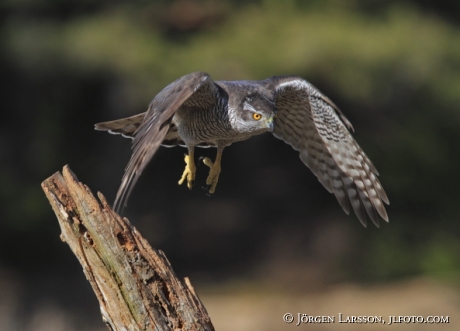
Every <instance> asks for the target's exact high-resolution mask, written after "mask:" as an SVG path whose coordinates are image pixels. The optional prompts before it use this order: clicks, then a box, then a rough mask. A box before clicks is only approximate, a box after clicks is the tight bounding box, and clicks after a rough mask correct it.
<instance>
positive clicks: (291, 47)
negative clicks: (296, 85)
mask: <svg viewBox="0 0 460 331" xmlns="http://www.w3.org/2000/svg"><path fill="white" fill-rule="evenodd" d="M459 17H460V3H459V2H458V1H453V0H452V1H447V0H446V1H436V2H434V1H422V0H420V1H416V0H413V1H396V0H393V1H372V2H370V1H364V0H355V1H351V0H350V1H348V0H347V1H339V0H327V1H294V0H291V1H275V0H272V1H270V0H267V1H236V0H234V1H230V0H227V1H198V0H178V1H133V2H123V1H94V0H85V1H58V0H40V1H32V0H23V1H13V0H7V1H3V2H2V4H1V5H0V18H1V20H0V22H1V23H0V82H1V85H0V86H1V90H0V91H1V116H2V118H1V121H0V205H1V210H0V215H1V216H0V329H2V330H3V329H4V330H38V329H40V328H39V327H38V326H37V325H42V324H40V323H41V322H40V321H42V320H44V321H47V320H48V321H50V320H53V321H55V322H53V323H54V324H47V323H45V324H44V325H46V327H45V329H46V330H90V329H91V328H96V327H98V328H99V327H101V328H104V326H103V325H102V323H101V322H99V319H100V316H99V313H98V307H97V303H96V300H95V299H94V298H93V297H92V293H91V289H90V287H89V286H88V284H86V281H85V279H84V276H83V274H82V272H81V267H80V266H79V264H78V262H77V261H76V259H75V258H74V257H73V256H72V254H71V252H70V250H69V249H68V247H67V246H66V245H65V244H63V243H62V242H61V241H60V239H59V233H60V232H59V227H58V223H57V221H56V218H55V216H54V214H53V213H52V210H51V208H50V205H49V203H48V202H47V200H46V198H45V196H44V194H43V192H42V191H41V187H40V183H41V182H42V181H43V180H45V179H46V178H47V177H49V176H50V175H52V174H53V173H54V172H56V171H60V170H61V169H62V167H63V166H64V165H65V164H69V165H70V167H71V169H72V170H73V171H74V172H75V173H76V175H77V176H78V178H79V179H80V180H81V181H82V182H84V183H85V184H87V185H88V186H89V187H90V188H91V189H92V190H93V192H96V191H101V192H102V193H103V194H104V195H105V196H106V197H107V198H108V200H109V201H113V199H114V197H115V194H116V191H117V189H118V186H119V184H120V180H121V176H122V174H123V170H124V167H125V165H126V163H127V161H128V159H129V156H130V140H127V139H122V138H121V137H120V136H112V135H108V134H106V133H103V132H97V131H94V130H93V125H94V123H96V122H100V121H106V120H112V119H117V118H120V117H126V116H130V115H134V114H137V113H140V112H143V111H145V110H146V107H147V105H148V103H149V102H150V100H151V99H152V98H153V96H155V94H156V93H158V92H159V91H160V90H161V89H162V88H163V87H164V86H166V85H167V84H169V83H170V82H172V81H173V80H175V79H176V78H178V77H180V76H182V75H185V74H187V73H190V72H193V71H205V72H208V73H209V74H210V75H211V76H212V77H213V79H214V80H234V79H264V78H267V77H269V76H273V75H281V74H295V75H300V76H302V77H305V78H306V79H307V80H308V81H310V82H311V83H313V84H314V85H316V86H317V87H318V88H319V89H320V90H321V91H323V92H324V93H325V94H326V95H328V96H329V97H330V98H331V99H332V100H333V101H334V102H335V103H336V104H337V105H338V106H339V107H340V108H341V109H342V111H343V112H344V113H345V114H346V116H347V117H348V118H349V119H350V121H351V122H352V123H353V125H354V127H355V130H356V133H355V135H354V136H355V137H356V139H357V141H358V143H359V144H360V145H361V146H362V147H363V149H364V150H365V151H366V153H367V154H368V155H369V157H370V158H371V159H372V161H373V162H374V164H375V165H376V167H377V168H378V170H379V172H380V174H381V176H380V180H381V182H382V184H383V186H384V188H385V189H386V192H387V194H388V196H389V199H390V202H391V205H390V206H389V207H388V209H387V210H388V214H389V217H390V223H389V224H386V223H384V222H382V224H381V228H380V229H376V228H375V227H374V226H373V225H372V224H369V226H368V228H367V229H365V228H363V227H362V226H361V224H360V223H359V221H358V220H357V218H356V216H354V215H350V216H346V215H345V214H344V213H343V211H342V210H341V208H340V206H339V205H338V203H337V201H336V200H335V198H334V196H332V195H331V194H329V193H328V192H327V191H326V190H325V189H324V188H323V187H322V186H321V185H320V184H319V182H318V181H317V179H316V177H315V176H314V175H312V173H311V172H310V170H309V169H307V168H306V167H305V166H304V165H303V164H302V162H301V161H300V160H299V158H298V155H297V153H296V152H295V151H293V150H292V149H291V148H290V147H289V146H288V145H286V144H284V143H283V142H282V141H279V140H277V139H275V138H274V137H272V136H271V135H269V134H265V135H262V136H258V137H254V138H252V139H250V140H248V141H246V142H242V143H236V144H234V145H232V146H231V147H229V148H227V149H226V150H225V153H224V155H223V164H222V173H221V177H220V181H219V185H218V186H217V191H216V194H215V196H213V197H211V198H208V197H207V196H206V195H205V192H204V191H203V190H201V189H200V186H202V185H204V182H205V179H206V175H207V172H208V169H207V167H204V166H200V167H199V168H198V178H197V182H196V186H195V188H194V189H193V190H192V191H189V190H188V189H186V187H185V186H178V185H177V181H178V179H179V178H180V175H181V174H182V171H183V167H184V162H183V155H184V153H185V149H182V148H172V149H161V150H160V151H159V152H158V153H157V155H156V156H155V157H154V159H153V162H151V164H150V165H149V167H148V168H147V170H146V171H145V172H144V174H143V175H142V177H141V180H140V181H139V183H138V184H137V186H136V188H135V190H134V193H133V195H132V197H131V199H130V203H129V208H127V209H126V210H125V215H126V216H127V217H128V218H129V219H130V220H131V222H132V223H133V224H134V225H135V226H136V227H137V228H138V229H139V230H140V231H141V233H143V234H144V235H145V236H146V237H147V238H148V239H149V241H150V243H151V244H152V245H153V246H154V247H156V248H159V249H161V250H163V251H164V252H165V253H166V255H167V256H168V258H169V259H170V261H171V263H172V265H173V266H174V269H175V271H176V273H177V274H178V275H179V276H180V277H185V276H188V277H190V278H191V280H192V283H194V284H195V286H196V288H197V290H198V292H199V291H200V288H201V289H203V291H205V289H207V288H211V287H212V288H219V287H225V286H227V285H228V284H232V283H235V282H237V283H241V282H244V283H248V284H251V285H249V286H250V287H251V288H258V287H261V286H262V285H260V284H265V285H264V286H267V287H269V288H272V289H273V288H275V289H279V290H281V291H284V290H286V289H288V288H289V289H291V290H292V289H294V290H295V291H297V293H308V292H309V291H312V290H313V291H318V290H320V289H324V288H328V287H329V286H331V285H334V284H341V283H354V284H361V285H363V284H389V283H395V282H400V281H405V280H408V279H419V278H424V279H432V280H434V281H435V282H439V283H442V284H449V286H453V288H458V277H459V275H460V222H459V216H458V213H459V203H460V201H459V197H460V194H459V189H458V184H459V183H460V175H459V171H458V169H459V167H460V155H459V153H458V143H459V142H460V130H459V128H460V109H459V104H460V26H459V23H460V20H459ZM214 153H215V150H212V149H200V150H198V151H197V152H196V154H197V156H200V155H203V156H210V157H211V158H214ZM205 305H206V302H205ZM47 314H49V315H47ZM55 316H64V317H56V318H55ZM81 316H85V318H84V319H81V318H80V317H81ZM279 316H281V313H280V315H279ZM211 317H212V316H211ZM2 327H3V328H2ZM45 329H44V330H45Z"/></svg>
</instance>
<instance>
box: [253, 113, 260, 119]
mask: <svg viewBox="0 0 460 331" xmlns="http://www.w3.org/2000/svg"><path fill="white" fill-rule="evenodd" d="M252 118H253V119H255V120H256V121H258V120H260V119H261V118H262V115H260V114H257V113H254V114H252Z"/></svg>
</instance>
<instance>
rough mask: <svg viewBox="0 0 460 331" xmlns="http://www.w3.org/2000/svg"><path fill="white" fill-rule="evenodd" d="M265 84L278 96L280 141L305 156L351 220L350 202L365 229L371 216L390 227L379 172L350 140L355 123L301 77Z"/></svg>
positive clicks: (277, 135)
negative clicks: (367, 217)
mask: <svg viewBox="0 0 460 331" xmlns="http://www.w3.org/2000/svg"><path fill="white" fill-rule="evenodd" d="M263 83H264V84H265V86H266V87H268V88H270V89H271V90H273V91H274V100H275V107H276V109H277V118H276V119H275V129H274V132H273V134H274V135H275V137H276V138H279V139H282V140H284V141H285V142H286V143H288V144H290V145H291V146H292V147H293V148H294V149H295V150H297V151H299V152H300V159H301V160H302V161H303V163H304V164H305V165H307V166H308V167H309V168H310V169H311V170H312V171H313V173H314V174H315V175H316V176H317V177H318V180H319V181H320V182H321V183H322V184H323V185H324V187H326V189H327V190H328V191H329V192H331V193H334V194H335V196H336V197H337V200H338V201H339V204H340V205H341V206H342V208H343V209H344V211H345V212H346V213H347V214H348V213H349V212H350V202H351V205H352V207H353V209H354V211H355V213H356V215H357V216H358V218H359V220H360V221H361V223H362V224H363V225H364V226H366V224H367V222H366V212H367V214H368V215H369V217H370V218H371V220H372V221H373V222H374V224H375V225H376V226H379V217H378V215H380V216H381V217H382V218H383V219H384V220H385V221H387V222H388V215H387V213H386V210H385V207H384V205H383V203H382V201H383V202H385V203H387V204H389V202H388V198H387V195H386V194H385V191H384V190H383V187H382V185H381V184H380V182H379V180H378V179H377V175H378V172H377V169H375V167H374V165H373V164H372V162H371V161H370V160H369V158H368V157H367V156H366V154H364V152H363V150H362V149H361V147H359V145H358V144H357V143H356V141H355V140H354V139H353V137H352V136H351V134H350V132H349V131H348V129H353V128H352V126H351V123H350V122H349V121H348V120H347V119H346V118H345V116H344V115H343V114H342V112H341V111H340V110H339V109H338V107H337V106H336V105H335V104H334V103H333V102H332V101H330V100H329V99H328V98H327V97H326V96H324V95H322V94H321V92H319V91H318V90H317V89H316V88H315V87H314V86H312V85H311V84H310V83H308V82H307V81H305V80H304V79H302V78H300V77H292V76H290V77H289V76H286V77H272V78H269V79H267V80H265V81H263ZM347 128H348V129H347Z"/></svg>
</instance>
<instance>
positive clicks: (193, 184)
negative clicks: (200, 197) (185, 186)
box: [189, 180, 195, 190]
mask: <svg viewBox="0 0 460 331" xmlns="http://www.w3.org/2000/svg"><path fill="white" fill-rule="evenodd" d="M193 186H195V181H194V180H192V187H190V188H189V190H191V189H192V188H193Z"/></svg>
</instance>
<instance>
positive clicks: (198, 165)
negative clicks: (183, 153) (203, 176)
mask: <svg viewBox="0 0 460 331" xmlns="http://www.w3.org/2000/svg"><path fill="white" fill-rule="evenodd" d="M203 159H204V156H200V157H199V158H198V163H197V165H196V167H197V168H199V167H200V165H201V163H202V162H201V161H203Z"/></svg>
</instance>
